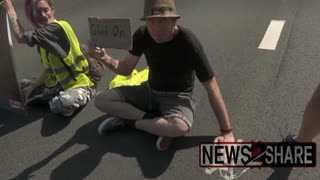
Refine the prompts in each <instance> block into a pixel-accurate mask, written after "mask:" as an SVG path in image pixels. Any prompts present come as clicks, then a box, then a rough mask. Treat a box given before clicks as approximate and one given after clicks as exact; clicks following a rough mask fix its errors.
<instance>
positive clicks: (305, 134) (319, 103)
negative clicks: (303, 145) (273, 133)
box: [284, 84, 320, 142]
mask: <svg viewBox="0 0 320 180" xmlns="http://www.w3.org/2000/svg"><path fill="white" fill-rule="evenodd" d="M319 134H320V84H319V85H318V87H317V89H316V90H315V92H314V93H313V95H312V97H311V99H310V101H309V102H308V104H307V106H306V109H305V112H304V114H303V120H302V125H301V128H300V130H299V134H298V135H297V136H294V135H292V134H289V135H288V136H287V137H286V138H285V139H284V141H285V142H311V141H312V140H313V139H314V138H315V137H316V136H317V135H319Z"/></svg>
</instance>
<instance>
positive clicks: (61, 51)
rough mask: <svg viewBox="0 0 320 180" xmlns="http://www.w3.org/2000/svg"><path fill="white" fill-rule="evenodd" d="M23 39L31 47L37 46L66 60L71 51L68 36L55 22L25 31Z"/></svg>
mask: <svg viewBox="0 0 320 180" xmlns="http://www.w3.org/2000/svg"><path fill="white" fill-rule="evenodd" d="M23 38H24V39H25V41H26V43H27V44H28V45H29V46H31V47H32V46H35V45H37V46H38V47H42V48H44V49H46V50H47V51H48V52H50V53H52V54H54V55H55V56H57V57H60V58H65V57H66V56H67V55H68V53H69V51H70V42H69V39H68V37H67V34H66V33H65V31H64V29H63V28H62V27H61V26H60V25H59V24H58V23H55V22H54V23H50V24H48V25H46V26H44V27H40V28H37V29H35V30H31V31H25V32H24V33H23Z"/></svg>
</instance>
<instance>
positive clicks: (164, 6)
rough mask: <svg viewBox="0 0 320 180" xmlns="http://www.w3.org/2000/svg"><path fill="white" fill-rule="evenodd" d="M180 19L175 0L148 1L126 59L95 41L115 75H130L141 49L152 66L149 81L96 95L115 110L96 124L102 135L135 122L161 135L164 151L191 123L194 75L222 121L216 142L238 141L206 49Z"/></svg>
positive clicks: (97, 102) (159, 145)
mask: <svg viewBox="0 0 320 180" xmlns="http://www.w3.org/2000/svg"><path fill="white" fill-rule="evenodd" d="M179 18H180V15H178V14H177V12H176V6H175V1H174V0H145V1H144V16H143V17H142V19H141V20H143V21H145V23H146V25H142V26H141V27H140V28H138V29H137V30H136V32H135V33H134V35H133V46H132V50H130V51H129V52H128V53H127V54H126V55H125V56H124V58H123V59H121V60H120V59H119V60H118V59H115V58H113V57H111V56H110V55H109V54H107V53H106V50H105V49H104V48H101V47H95V46H94V44H92V46H93V47H92V50H91V51H92V52H91V53H92V54H93V57H94V58H96V59H98V60H101V61H103V62H104V63H105V65H106V66H107V67H109V68H110V69H111V70H112V71H114V72H115V73H117V74H121V75H130V74H131V72H132V71H133V69H134V68H135V66H136V65H137V63H138V61H139V59H140V57H141V56H142V55H143V54H144V55H145V57H146V61H147V64H148V66H149V77H148V81H147V82H145V83H142V84H141V85H138V86H122V87H117V88H114V89H105V90H103V91H102V92H100V93H99V94H98V95H97V96H96V98H95V106H96V107H97V108H98V109H99V110H101V111H102V112H105V113H108V114H109V115H111V117H109V118H107V119H106V120H105V121H103V122H102V124H101V125H100V126H99V127H98V132H99V133H100V134H105V133H108V132H112V131H115V130H120V129H123V128H124V127H134V128H136V129H139V130H142V131H145V132H148V133H151V134H153V135H156V136H159V138H158V140H157V142H156V148H157V149H158V150H160V151H163V150H166V149H167V148H168V147H169V146H170V145H171V143H172V142H173V139H174V137H179V136H184V135H185V134H186V133H188V132H189V131H190V129H191V127H192V124H193V121H194V114H195V101H194V99H193V89H194V80H195V75H196V76H197V78H198V79H199V80H200V82H202V85H203V86H204V87H205V89H206V91H207V95H208V99H209V101H210V104H211V107H212V109H213V111H214V112H215V114H216V116H217V120H218V122H219V125H220V129H221V134H220V135H219V136H218V137H216V139H215V140H214V141H215V142H224V141H226V142H233V141H234V137H233V131H232V128H231V124H230V121H229V116H228V112H227V109H226V106H225V103H224V100H223V98H222V95H221V93H220V89H219V86H218V84H217V81H216V77H215V74H214V72H213V70H212V69H211V67H210V64H209V61H208V59H207V56H206V54H205V52H204V49H203V47H202V45H201V44H200V42H199V41H198V39H197V38H196V36H195V35H194V34H193V33H192V32H191V31H190V30H188V29H187V28H185V27H182V26H180V25H177V19H179Z"/></svg>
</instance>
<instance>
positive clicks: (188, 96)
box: [113, 82, 196, 128]
mask: <svg viewBox="0 0 320 180" xmlns="http://www.w3.org/2000/svg"><path fill="white" fill-rule="evenodd" d="M113 90H115V91H116V92H117V93H118V94H119V95H120V96H121V97H123V98H124V99H125V100H126V102H128V103H130V104H132V105H134V106H135V107H137V108H138V109H140V110H142V111H145V112H150V113H152V112H156V113H159V112H160V113H162V115H163V117H165V118H167V119H169V118H179V119H182V120H183V121H184V122H185V123H186V124H187V125H188V126H189V128H191V127H192V124H193V119H194V114H195V105H196V103H195V101H194V99H193V97H192V93H186V92H163V91H156V90H153V89H151V88H150V87H149V84H148V83H147V82H144V83H142V84H141V85H139V86H121V87H117V88H114V89H113Z"/></svg>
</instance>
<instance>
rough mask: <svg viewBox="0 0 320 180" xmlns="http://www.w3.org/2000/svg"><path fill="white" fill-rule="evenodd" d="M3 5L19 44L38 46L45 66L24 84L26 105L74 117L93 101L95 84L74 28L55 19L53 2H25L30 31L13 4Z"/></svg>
mask: <svg viewBox="0 0 320 180" xmlns="http://www.w3.org/2000/svg"><path fill="white" fill-rule="evenodd" d="M0 5H1V6H3V7H5V9H6V10H7V15H8V18H9V21H10V24H11V27H12V30H13V32H14V35H15V37H16V39H17V41H18V42H19V43H26V44H27V45H29V46H31V47H33V46H37V48H38V51H39V53H40V56H41V60H42V64H43V66H44V69H43V70H42V71H41V73H40V74H39V76H38V77H36V78H35V79H33V80H26V79H24V80H22V81H21V83H20V87H21V89H22V95H23V97H24V101H25V103H33V104H37V103H41V104H43V103H45V104H49V106H50V110H51V111H52V112H54V113H57V114H61V115H64V116H71V115H73V114H74V111H75V110H76V109H78V108H79V107H83V106H85V105H86V104H87V102H88V101H89V100H90V99H92V98H93V96H94V95H95V83H94V81H93V80H92V79H91V78H90V77H89V75H88V72H89V64H88V61H87V59H86V58H85V56H84V55H83V53H82V51H81V49H80V43H79V41H78V38H77V37H76V35H75V33H74V31H73V29H72V27H71V26H70V24H69V23H68V22H66V21H61V20H59V21H58V20H56V19H55V17H54V12H55V8H54V6H53V1H52V0H26V1H25V15H26V17H27V18H28V19H29V20H30V22H31V23H32V24H33V25H34V27H35V29H34V30H31V31H25V30H24V29H23V27H22V26H21V24H20V23H19V21H18V16H17V13H16V11H15V8H14V5H13V3H12V0H3V1H1V3H0ZM31 100H32V101H31Z"/></svg>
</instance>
